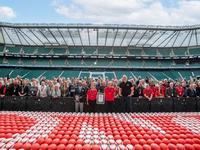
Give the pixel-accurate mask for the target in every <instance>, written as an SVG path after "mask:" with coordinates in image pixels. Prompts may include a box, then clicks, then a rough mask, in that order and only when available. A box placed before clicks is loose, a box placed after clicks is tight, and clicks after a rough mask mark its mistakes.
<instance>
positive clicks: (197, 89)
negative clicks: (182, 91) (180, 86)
mask: <svg viewBox="0 0 200 150" xmlns="http://www.w3.org/2000/svg"><path fill="white" fill-rule="evenodd" d="M196 91H197V96H200V87H199V86H198V87H196Z"/></svg>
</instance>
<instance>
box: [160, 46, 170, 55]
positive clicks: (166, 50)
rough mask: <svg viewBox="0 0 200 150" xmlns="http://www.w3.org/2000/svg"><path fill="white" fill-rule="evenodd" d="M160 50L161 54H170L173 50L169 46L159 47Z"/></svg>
mask: <svg viewBox="0 0 200 150" xmlns="http://www.w3.org/2000/svg"><path fill="white" fill-rule="evenodd" d="M158 52H159V54H160V55H161V56H170V55H171V52H172V50H171V49H168V48H163V49H159V50H158Z"/></svg>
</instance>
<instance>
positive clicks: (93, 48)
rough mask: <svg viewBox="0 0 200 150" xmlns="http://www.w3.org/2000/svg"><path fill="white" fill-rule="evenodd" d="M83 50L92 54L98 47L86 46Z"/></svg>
mask: <svg viewBox="0 0 200 150" xmlns="http://www.w3.org/2000/svg"><path fill="white" fill-rule="evenodd" d="M83 51H84V52H85V53H84V54H88V55H92V54H95V53H96V52H97V47H85V48H84V49H83Z"/></svg>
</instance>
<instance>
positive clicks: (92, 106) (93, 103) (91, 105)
mask: <svg viewBox="0 0 200 150" xmlns="http://www.w3.org/2000/svg"><path fill="white" fill-rule="evenodd" d="M88 103H89V112H95V111H96V101H88Z"/></svg>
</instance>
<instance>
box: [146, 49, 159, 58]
mask: <svg viewBox="0 0 200 150" xmlns="http://www.w3.org/2000/svg"><path fill="white" fill-rule="evenodd" d="M144 55H147V56H156V55H157V51H156V49H149V48H148V49H144Z"/></svg>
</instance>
